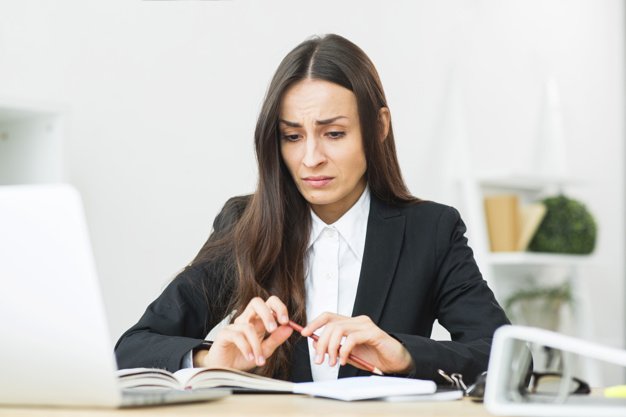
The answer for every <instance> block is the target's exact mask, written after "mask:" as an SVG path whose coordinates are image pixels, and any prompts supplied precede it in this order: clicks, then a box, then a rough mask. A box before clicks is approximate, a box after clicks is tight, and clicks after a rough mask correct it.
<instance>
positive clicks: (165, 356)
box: [115, 267, 209, 372]
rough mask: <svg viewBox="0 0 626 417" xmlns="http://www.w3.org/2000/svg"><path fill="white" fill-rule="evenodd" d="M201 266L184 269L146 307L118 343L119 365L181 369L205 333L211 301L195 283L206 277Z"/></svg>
mask: <svg viewBox="0 0 626 417" xmlns="http://www.w3.org/2000/svg"><path fill="white" fill-rule="evenodd" d="M204 274H205V271H203V269H202V268H201V267H188V268H187V269H185V270H184V271H183V272H181V273H180V274H179V275H178V276H177V277H176V278H175V279H174V280H173V281H172V282H171V283H170V284H169V285H168V286H167V287H166V288H165V290H164V291H163V292H162V293H161V295H160V296H159V297H158V298H157V299H156V300H155V301H153V302H152V303H151V304H150V305H149V306H148V308H147V309H146V311H145V313H144V314H143V316H142V317H141V318H140V319H139V322H137V324H135V325H134V326H133V327H131V328H130V329H129V330H127V331H126V332H125V333H124V334H123V335H122V336H121V337H120V339H119V340H118V342H117V344H116V346H115V356H116V359H117V366H118V367H119V368H120V369H124V368H138V367H146V368H163V369H167V370H168V371H171V372H175V371H177V370H179V369H180V368H181V363H182V360H183V357H184V356H185V354H186V353H187V352H189V351H190V350H192V349H193V348H195V347H197V346H199V345H200V344H201V343H202V342H203V341H204V336H206V332H205V326H206V323H207V322H208V321H209V317H208V312H209V308H208V304H207V302H206V301H205V300H203V297H202V296H201V295H200V294H199V292H200V291H201V286H200V285H199V284H198V288H194V284H193V283H194V282H198V283H200V282H202V280H204V279H205V276H204Z"/></svg>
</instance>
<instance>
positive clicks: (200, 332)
mask: <svg viewBox="0 0 626 417" xmlns="http://www.w3.org/2000/svg"><path fill="white" fill-rule="evenodd" d="M246 201H247V199H246V198H245V197H235V198H232V199H230V200H229V201H228V202H227V203H226V204H225V206H224V208H223V209H222V211H221V212H220V214H218V216H217V217H216V218H215V221H214V222H213V233H212V234H211V236H210V237H209V240H208V242H211V241H213V240H215V239H217V238H219V237H221V236H223V234H224V232H225V231H226V230H228V229H229V228H231V227H233V225H234V224H235V223H236V221H237V219H238V218H239V216H240V215H241V213H242V212H243V207H244V205H245V203H246ZM208 242H207V243H208ZM206 246H207V245H206V244H205V246H204V247H203V249H202V250H201V251H200V253H199V254H198V257H197V258H196V260H194V262H193V263H192V264H191V265H190V266H188V267H186V268H185V269H184V270H183V271H182V272H181V273H180V274H179V275H178V276H177V277H176V278H175V279H174V280H173V281H172V282H171V283H170V284H169V285H168V286H167V287H166V288H165V290H164V291H163V292H162V293H161V295H160V296H159V297H158V298H157V299H156V300H154V301H153V302H152V303H151V304H150V305H149V306H148V308H147V309H146V311H145V313H144V314H143V316H142V317H141V318H140V319H139V322H137V324H135V325H134V326H132V327H131V328H130V329H128V330H127V331H126V332H125V333H124V334H122V336H121V337H120V339H119V340H118V342H117V344H116V345H115V356H116V359H117V365H118V367H119V368H120V369H124V368H136V367H149V368H164V369H167V370H168V371H171V372H175V371H177V370H178V369H180V368H181V366H182V361H183V358H184V356H185V355H186V354H187V353H188V352H189V351H190V350H192V349H193V348H195V347H198V346H199V345H200V344H202V342H203V341H204V337H205V336H206V334H207V332H208V331H209V330H210V329H211V328H212V327H213V326H215V325H216V324H217V323H219V322H220V321H221V320H222V319H223V318H224V316H225V314H222V315H220V314H219V313H216V312H219V311H220V309H219V308H215V303H216V296H217V294H218V293H219V294H221V296H220V297H221V298H224V294H227V293H228V291H229V287H230V285H231V283H230V281H229V280H228V279H226V277H225V276H223V274H222V272H223V271H224V268H220V267H218V266H217V265H208V264H207V263H203V262H201V261H199V259H200V258H201V255H202V254H203V251H204V249H205V248H206ZM210 303H213V305H210ZM222 313H225V312H222Z"/></svg>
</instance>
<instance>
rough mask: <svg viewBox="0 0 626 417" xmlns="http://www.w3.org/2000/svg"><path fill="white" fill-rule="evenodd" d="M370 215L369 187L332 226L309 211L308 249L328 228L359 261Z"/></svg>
mask: <svg viewBox="0 0 626 417" xmlns="http://www.w3.org/2000/svg"><path fill="white" fill-rule="evenodd" d="M369 213H370V190H369V186H366V187H365V190H363V193H362V194H361V197H359V199H358V200H357V202H356V203H354V205H353V206H352V207H350V209H349V210H348V211H347V212H345V213H344V215H343V216H341V217H340V218H339V220H337V221H336V222H335V223H333V224H330V225H329V224H326V223H324V221H323V220H322V219H320V218H319V217H318V216H317V214H315V212H314V211H313V210H311V220H312V221H311V236H310V238H309V245H308V246H307V249H308V248H310V247H311V246H312V245H313V244H314V243H315V241H316V240H317V239H318V238H319V236H320V234H321V233H322V231H324V229H325V228H327V227H330V228H333V229H335V230H337V231H338V232H339V234H340V235H341V237H343V239H344V240H345V241H346V243H347V244H348V247H349V248H350V250H351V251H352V252H353V253H354V254H355V255H356V256H357V258H359V259H361V257H362V256H363V248H364V247H365V235H366V232H367V219H368V217H369Z"/></svg>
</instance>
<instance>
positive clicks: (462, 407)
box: [0, 394, 491, 417]
mask: <svg viewBox="0 0 626 417" xmlns="http://www.w3.org/2000/svg"><path fill="white" fill-rule="evenodd" d="M490 415H491V414H489V413H488V412H487V411H486V410H485V408H484V407H483V405H482V404H477V403H473V402H472V401H470V400H468V399H463V400H459V401H441V402H406V403H387V402H380V401H360V402H343V401H335V400H326V399H321V398H310V397H306V396H302V395H292V394H284V395H274V394H272V395H267V394H265V395H263V394H239V395H231V396H229V397H226V398H224V399H221V400H217V401H213V402H205V403H195V404H185V405H169V406H159V407H142V408H133V409H123V410H105V409H85V408H83V409H69V408H62V409H61V408H19V407H4V406H0V417H5V416H6V417H9V416H10V417H40V416H41V417H62V416H63V417H65V416H67V417H86V416H89V417H121V416H125V417H133V416H172V417H174V416H176V417H178V416H180V417H187V416H198V417H207V416H211V417H213V416H217V417H220V416H228V417H238V416H242V417H243V416H245V417H250V416H267V417H281V416H305V417H306V416H311V417H357V416H358V417H362V416H391V417H393V416H412V417H414V416H428V417H431V416H435V417H456V416H468V417H484V416H490Z"/></svg>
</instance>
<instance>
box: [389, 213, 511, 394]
mask: <svg viewBox="0 0 626 417" xmlns="http://www.w3.org/2000/svg"><path fill="white" fill-rule="evenodd" d="M436 230H437V232H436V240H435V246H436V247H435V258H436V259H435V271H436V276H435V277H434V278H435V281H434V283H433V286H434V287H433V296H434V300H435V302H434V308H435V316H436V318H437V319H438V320H439V322H440V324H441V325H442V326H443V327H445V328H446V329H447V330H448V331H449V332H450V335H451V339H452V340H451V341H435V340H432V339H430V338H428V337H423V336H416V335H407V334H393V336H394V337H395V338H397V339H398V340H399V341H400V342H401V343H402V344H403V345H404V346H405V347H406V349H407V350H408V351H409V353H410V354H411V356H412V358H413V361H414V364H415V367H414V369H413V371H412V373H411V374H410V375H409V376H410V377H414V378H424V379H434V380H436V381H438V382H444V380H443V379H442V378H441V377H440V376H439V375H438V373H437V370H438V369H441V370H443V371H444V372H446V373H447V374H451V373H461V374H462V375H463V378H464V381H465V382H466V383H468V384H469V383H472V382H473V381H474V380H475V379H476V377H477V376H478V375H479V374H480V373H481V372H483V371H486V370H487V364H488V361H489V353H490V350H491V341H492V338H493V333H494V332H495V330H496V329H497V328H498V327H500V326H502V325H505V324H509V320H508V319H507V317H506V314H505V313H504V311H503V310H502V308H501V307H500V305H499V304H498V302H497V301H496V299H495V297H494V295H493V293H492V291H491V290H490V289H489V287H488V286H487V283H486V281H485V280H484V279H483V278H482V275H481V273H480V271H479V269H478V265H477V264H476V261H475V260H474V256H473V253H472V250H471V249H470V247H469V246H468V245H467V238H466V237H465V231H466V227H465V224H464V223H463V221H462V220H461V217H460V215H459V213H458V211H456V210H455V209H453V208H452V207H446V208H445V209H444V210H443V211H442V213H441V215H440V217H439V220H438V224H437V229H436Z"/></svg>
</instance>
